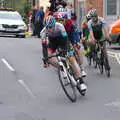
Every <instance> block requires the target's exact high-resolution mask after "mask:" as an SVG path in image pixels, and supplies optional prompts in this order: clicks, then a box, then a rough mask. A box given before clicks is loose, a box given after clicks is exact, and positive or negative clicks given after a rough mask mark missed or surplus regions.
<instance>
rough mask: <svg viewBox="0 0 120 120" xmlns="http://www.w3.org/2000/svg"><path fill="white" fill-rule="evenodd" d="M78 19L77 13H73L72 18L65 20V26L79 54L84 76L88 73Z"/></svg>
mask: <svg viewBox="0 0 120 120" xmlns="http://www.w3.org/2000/svg"><path fill="white" fill-rule="evenodd" d="M76 19H77V17H76V15H75V13H72V15H71V19H67V20H66V21H65V25H64V26H65V29H66V31H67V33H68V37H69V40H70V41H71V43H72V45H73V47H74V48H75V49H76V52H77V54H78V57H79V61H80V69H81V74H82V76H83V77H85V76H86V75H87V73H86V72H85V71H84V67H83V50H82V45H81V43H80V34H79V30H78V27H77V22H76Z"/></svg>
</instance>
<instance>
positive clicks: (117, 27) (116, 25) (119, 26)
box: [109, 19, 120, 44]
mask: <svg viewBox="0 0 120 120" xmlns="http://www.w3.org/2000/svg"><path fill="white" fill-rule="evenodd" d="M109 32H110V37H111V40H112V42H113V43H119V44H120V19H118V20H116V21H114V22H113V23H112V24H110V31H109Z"/></svg>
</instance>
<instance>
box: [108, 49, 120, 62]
mask: <svg viewBox="0 0 120 120" xmlns="http://www.w3.org/2000/svg"><path fill="white" fill-rule="evenodd" d="M107 53H108V55H109V56H111V57H114V58H116V60H117V62H118V64H120V53H115V52H111V51H107Z"/></svg>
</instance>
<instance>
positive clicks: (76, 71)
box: [69, 55, 87, 91]
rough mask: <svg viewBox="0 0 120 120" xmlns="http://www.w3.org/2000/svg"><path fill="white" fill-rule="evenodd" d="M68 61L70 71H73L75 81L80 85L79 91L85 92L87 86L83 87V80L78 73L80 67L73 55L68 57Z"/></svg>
mask: <svg viewBox="0 0 120 120" xmlns="http://www.w3.org/2000/svg"><path fill="white" fill-rule="evenodd" d="M69 61H70V63H71V65H72V69H73V71H74V74H75V77H76V80H77V82H78V83H80V88H81V90H83V91H84V90H86V89H87V86H86V85H85V83H84V80H83V79H82V76H81V73H80V67H79V65H78V64H77V61H76V59H75V57H74V55H71V56H69Z"/></svg>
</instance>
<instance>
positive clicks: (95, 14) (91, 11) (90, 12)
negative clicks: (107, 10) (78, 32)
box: [89, 9, 98, 17]
mask: <svg viewBox="0 0 120 120" xmlns="http://www.w3.org/2000/svg"><path fill="white" fill-rule="evenodd" d="M89 15H90V16H91V17H97V16H98V14H97V10H96V9H92V10H90V11H89Z"/></svg>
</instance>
